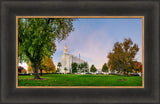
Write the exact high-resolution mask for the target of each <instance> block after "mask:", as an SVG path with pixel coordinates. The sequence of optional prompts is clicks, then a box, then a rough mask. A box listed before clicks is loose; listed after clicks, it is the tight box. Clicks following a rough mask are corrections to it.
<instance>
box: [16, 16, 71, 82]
mask: <svg viewBox="0 0 160 104" xmlns="http://www.w3.org/2000/svg"><path fill="white" fill-rule="evenodd" d="M71 31H73V19H64V18H25V19H22V18H19V19H18V56H19V60H24V61H30V62H31V66H32V68H33V71H34V78H35V79H39V78H40V77H39V74H38V69H39V66H40V64H41V63H42V59H43V58H44V57H45V56H48V57H50V56H51V55H53V53H54V52H55V51H56V45H55V41H56V40H59V41H61V40H63V39H66V38H67V36H69V33H70V32H71Z"/></svg>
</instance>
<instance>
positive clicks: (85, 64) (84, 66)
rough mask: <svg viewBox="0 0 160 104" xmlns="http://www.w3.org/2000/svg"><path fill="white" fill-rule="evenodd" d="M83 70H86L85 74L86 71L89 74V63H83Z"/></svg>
mask: <svg viewBox="0 0 160 104" xmlns="http://www.w3.org/2000/svg"><path fill="white" fill-rule="evenodd" d="M83 69H84V70H83V71H84V72H85V71H87V72H88V70H89V69H88V63H87V62H84V63H83Z"/></svg>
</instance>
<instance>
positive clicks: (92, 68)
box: [90, 65, 97, 73]
mask: <svg viewBox="0 0 160 104" xmlns="http://www.w3.org/2000/svg"><path fill="white" fill-rule="evenodd" d="M90 71H91V72H94V73H95V72H96V71H97V69H96V67H95V66H94V65H92V66H91V68H90Z"/></svg>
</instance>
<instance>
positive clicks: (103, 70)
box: [102, 63, 108, 72]
mask: <svg viewBox="0 0 160 104" xmlns="http://www.w3.org/2000/svg"><path fill="white" fill-rule="evenodd" d="M107 71H108V67H107V64H106V63H104V65H103V67H102V72H107Z"/></svg>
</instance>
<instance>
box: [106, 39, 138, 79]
mask: <svg viewBox="0 0 160 104" xmlns="http://www.w3.org/2000/svg"><path fill="white" fill-rule="evenodd" d="M138 50H139V48H138V45H137V44H133V42H132V40H131V39H130V38H128V39H126V38H125V39H124V42H122V43H119V42H116V43H115V44H114V48H113V50H112V52H110V53H109V54H108V59H109V61H108V66H109V68H110V70H117V71H119V72H120V71H121V72H122V80H123V74H124V71H131V69H132V66H133V59H134V58H135V55H136V54H137V52H138Z"/></svg>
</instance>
